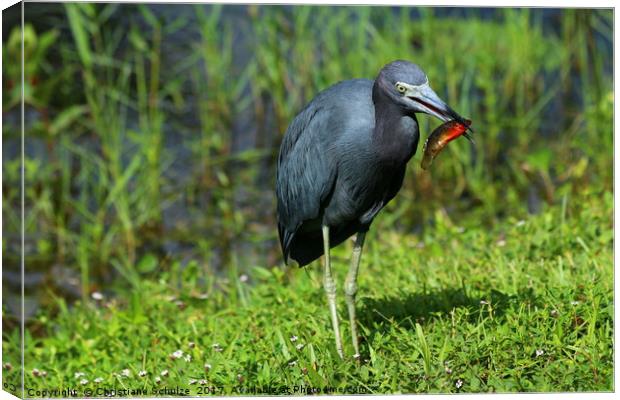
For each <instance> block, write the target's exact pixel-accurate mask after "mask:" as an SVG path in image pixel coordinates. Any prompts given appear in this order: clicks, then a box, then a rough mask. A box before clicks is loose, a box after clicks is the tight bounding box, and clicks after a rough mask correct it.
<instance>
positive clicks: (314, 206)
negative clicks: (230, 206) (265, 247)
mask: <svg viewBox="0 0 620 400" xmlns="http://www.w3.org/2000/svg"><path fill="white" fill-rule="evenodd" d="M327 114H328V111H326V110H324V109H322V108H321V107H308V108H306V109H305V110H303V111H302V112H301V113H300V114H299V115H298V116H297V117H296V118H295V119H294V120H293V122H292V123H291V125H290V126H289V128H288V130H287V132H286V135H285V136H284V139H283V142H282V146H281V147H280V154H279V157H278V172H277V178H276V180H277V181H276V195H277V198H278V227H279V231H280V242H281V245H282V250H283V252H284V254H285V255H286V254H287V251H286V250H287V248H288V246H289V244H290V242H291V241H292V239H293V237H294V235H295V232H296V231H297V229H298V228H299V226H301V224H302V223H303V222H304V221H307V220H312V219H315V218H317V217H318V216H319V214H320V212H321V205H322V203H323V202H324V201H325V200H326V198H327V197H328V196H329V194H330V192H331V190H332V187H333V183H334V181H335V174H336V168H335V165H334V163H335V160H331V159H330V157H329V148H330V144H331V141H332V140H333V137H330V132H329V129H327V126H326V123H327V120H328V118H327Z"/></svg>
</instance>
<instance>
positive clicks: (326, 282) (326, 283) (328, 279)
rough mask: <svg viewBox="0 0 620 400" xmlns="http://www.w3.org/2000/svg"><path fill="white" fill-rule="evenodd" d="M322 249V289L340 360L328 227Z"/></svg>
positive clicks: (341, 354)
mask: <svg viewBox="0 0 620 400" xmlns="http://www.w3.org/2000/svg"><path fill="white" fill-rule="evenodd" d="M323 249H324V251H325V274H324V276H323V287H324V288H325V293H326V294H327V303H328V304H329V312H330V314H331V316H332V325H333V328H334V336H335V337H336V350H337V351H338V355H339V356H340V358H343V357H344V354H343V352H342V340H340V328H339V326H338V314H337V313H336V283H335V282H334V278H333V277H332V267H331V262H330V260H329V226H325V225H323Z"/></svg>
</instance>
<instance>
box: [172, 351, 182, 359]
mask: <svg viewBox="0 0 620 400" xmlns="http://www.w3.org/2000/svg"><path fill="white" fill-rule="evenodd" d="M181 357H183V351H181V350H177V351H175V352H174V353H172V354H170V358H172V359H177V358H181Z"/></svg>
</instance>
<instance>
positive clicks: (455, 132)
mask: <svg viewBox="0 0 620 400" xmlns="http://www.w3.org/2000/svg"><path fill="white" fill-rule="evenodd" d="M464 122H465V123H464V124H463V123H461V122H459V121H456V120H452V121H448V122H445V123H443V124H441V125H439V127H437V129H435V130H434V131H433V133H431V134H430V135H429V137H428V139H426V143H424V156H423V157H422V168H423V169H428V167H430V166H431V164H432V163H433V160H434V159H435V157H437V155H438V154H439V152H441V150H443V148H444V147H446V145H447V144H448V143H450V142H451V141H453V140H454V139H456V138H457V137H459V136H461V135H465V137H466V138H468V139H469V140H471V137H470V136H469V135H468V134H467V133H465V132H466V131H467V128H469V125H471V120H469V119H466V120H464Z"/></svg>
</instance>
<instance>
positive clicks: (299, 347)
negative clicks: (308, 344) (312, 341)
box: [295, 343, 305, 350]
mask: <svg viewBox="0 0 620 400" xmlns="http://www.w3.org/2000/svg"><path fill="white" fill-rule="evenodd" d="M304 346H305V344H303V343H299V344H298V345H297V346H295V348H296V349H297V350H301V349H303V348H304Z"/></svg>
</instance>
